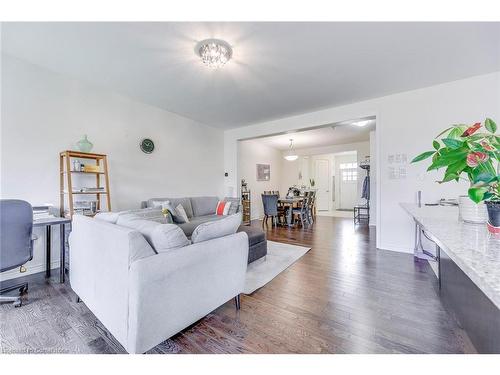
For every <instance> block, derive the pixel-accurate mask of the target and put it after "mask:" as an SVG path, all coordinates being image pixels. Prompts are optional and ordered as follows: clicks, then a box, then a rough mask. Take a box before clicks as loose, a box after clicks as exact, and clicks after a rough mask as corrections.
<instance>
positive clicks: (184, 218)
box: [175, 203, 189, 224]
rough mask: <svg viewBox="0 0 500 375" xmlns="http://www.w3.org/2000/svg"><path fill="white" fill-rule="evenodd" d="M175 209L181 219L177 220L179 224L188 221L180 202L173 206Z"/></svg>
mask: <svg viewBox="0 0 500 375" xmlns="http://www.w3.org/2000/svg"><path fill="white" fill-rule="evenodd" d="M175 210H176V211H177V215H178V216H180V217H181V220H179V221H178V223H179V224H183V223H189V218H188V215H187V214H186V210H185V209H184V207H182V204H180V203H179V205H178V206H177V207H175ZM181 221H182V222H181Z"/></svg>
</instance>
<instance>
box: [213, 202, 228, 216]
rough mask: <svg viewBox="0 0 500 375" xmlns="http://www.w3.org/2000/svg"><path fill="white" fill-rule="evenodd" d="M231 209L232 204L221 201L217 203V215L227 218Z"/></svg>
mask: <svg viewBox="0 0 500 375" xmlns="http://www.w3.org/2000/svg"><path fill="white" fill-rule="evenodd" d="M230 207H231V202H226V201H219V203H217V208H216V209H215V214H216V215H219V216H226V215H227V213H228V212H229V208H230Z"/></svg>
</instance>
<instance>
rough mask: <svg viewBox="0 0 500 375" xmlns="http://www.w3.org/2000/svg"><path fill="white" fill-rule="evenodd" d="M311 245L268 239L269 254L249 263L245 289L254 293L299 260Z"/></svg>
mask: <svg viewBox="0 0 500 375" xmlns="http://www.w3.org/2000/svg"><path fill="white" fill-rule="evenodd" d="M309 250H311V248H310V247H303V246H296V245H289V244H286V243H281V242H274V241H267V255H266V257H265V258H260V259H258V260H256V261H255V262H252V263H250V264H249V265H248V268H247V278H246V282H245V290H244V292H243V293H245V294H252V293H253V292H255V291H256V290H257V289H259V288H262V287H263V286H264V285H266V284H267V283H268V282H269V281H271V280H272V279H274V278H275V277H276V276H278V275H279V274H280V273H281V272H283V271H284V270H286V269H287V268H288V267H290V266H291V265H292V264H293V263H295V262H296V261H297V260H299V259H300V258H301V257H302V256H303V255H304V254H305V253H307V252H308V251H309Z"/></svg>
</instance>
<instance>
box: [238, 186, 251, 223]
mask: <svg viewBox="0 0 500 375" xmlns="http://www.w3.org/2000/svg"><path fill="white" fill-rule="evenodd" d="M250 197H251V196H250V190H249V189H248V185H247V183H246V182H245V180H244V179H243V180H241V213H242V215H243V216H242V224H243V225H250V223H251V217H252V216H251V213H252V210H251V200H250Z"/></svg>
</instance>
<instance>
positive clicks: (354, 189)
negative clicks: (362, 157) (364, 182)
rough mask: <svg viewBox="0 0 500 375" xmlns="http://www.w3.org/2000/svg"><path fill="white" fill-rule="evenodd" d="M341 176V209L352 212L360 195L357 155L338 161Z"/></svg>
mask: <svg viewBox="0 0 500 375" xmlns="http://www.w3.org/2000/svg"><path fill="white" fill-rule="evenodd" d="M336 161H337V165H338V169H337V171H338V176H339V205H338V208H339V209H343V210H352V209H353V207H354V205H355V204H356V201H357V194H358V163H357V156H356V155H346V156H341V157H338V158H337V159H336Z"/></svg>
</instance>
